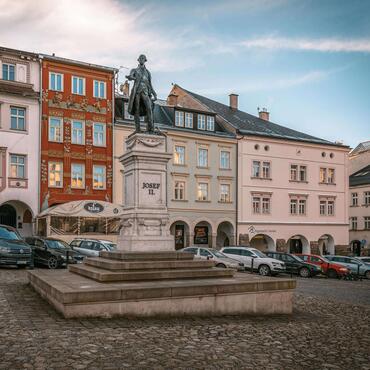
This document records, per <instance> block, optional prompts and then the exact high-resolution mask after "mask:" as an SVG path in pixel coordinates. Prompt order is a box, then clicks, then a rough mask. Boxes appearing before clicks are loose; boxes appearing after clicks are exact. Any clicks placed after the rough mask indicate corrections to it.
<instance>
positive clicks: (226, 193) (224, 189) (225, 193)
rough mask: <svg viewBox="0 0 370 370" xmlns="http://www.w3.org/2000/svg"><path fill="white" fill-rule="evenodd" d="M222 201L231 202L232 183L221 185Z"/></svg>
mask: <svg viewBox="0 0 370 370" xmlns="http://www.w3.org/2000/svg"><path fill="white" fill-rule="evenodd" d="M220 202H222V203H229V202H230V185H229V184H221V186H220Z"/></svg>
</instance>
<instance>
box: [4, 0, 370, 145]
mask: <svg viewBox="0 0 370 370" xmlns="http://www.w3.org/2000/svg"><path fill="white" fill-rule="evenodd" d="M0 45H1V46H5V47H10V48H16V49H21V50H26V51H34V52H40V53H46V54H51V53H55V54H56V55H57V56H61V57H66V58H72V59H76V60H81V61H87V62H91V63H96V64H103V65H107V66H112V67H116V68H120V67H122V68H121V69H120V73H119V80H120V82H124V81H125V74H127V73H128V72H129V69H131V68H134V67H136V65H137V61H136V60H137V57H138V55H139V54H141V53H144V54H146V56H147V58H148V62H147V67H148V69H149V70H150V71H151V72H152V77H153V85H154V88H155V90H156V91H157V93H158V97H159V98H166V97H167V95H168V93H169V91H170V90H171V84H172V83H177V84H179V85H180V86H182V87H184V88H186V89H188V90H191V91H194V92H196V93H198V94H202V95H206V96H207V97H209V98H211V99H214V100H217V101H220V102H222V103H225V104H228V99H229V98H228V95H229V94H230V93H236V94H239V109H241V110H244V111H246V112H248V113H251V114H255V115H257V114H258V113H257V108H258V107H260V108H266V109H267V110H268V111H270V120H271V121H273V122H275V123H278V124H281V125H284V126H287V127H290V128H293V129H296V130H298V131H302V132H305V133H307V134H311V135H314V136H317V137H320V138H323V139H327V140H331V141H335V140H341V141H343V143H344V144H346V145H350V146H351V147H354V146H356V145H357V144H358V143H359V142H361V141H365V140H370V0H228V1H224V0H209V1H208V0H201V1H199V0H197V1H193V0H187V1H174V0H169V1H167V0H162V1H161V0H156V1H154V0H58V1H56V0H0Z"/></svg>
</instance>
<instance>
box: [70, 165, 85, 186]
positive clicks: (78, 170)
mask: <svg viewBox="0 0 370 370" xmlns="http://www.w3.org/2000/svg"><path fill="white" fill-rule="evenodd" d="M71 187H72V188H78V189H81V188H84V187H85V165H83V164H82V163H72V166H71Z"/></svg>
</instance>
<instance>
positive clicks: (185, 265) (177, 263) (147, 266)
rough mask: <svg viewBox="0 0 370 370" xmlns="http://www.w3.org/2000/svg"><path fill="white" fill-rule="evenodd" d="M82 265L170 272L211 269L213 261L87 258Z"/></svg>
mask: <svg viewBox="0 0 370 370" xmlns="http://www.w3.org/2000/svg"><path fill="white" fill-rule="evenodd" d="M84 264H86V265H89V266H94V267H98V268H101V269H105V270H110V271H117V270H127V271H133V270H135V271H136V270H146V271H153V270H154V271H155V270H171V269H198V268H207V267H208V268H211V267H214V262H213V261H207V260H188V259H180V260H164V261H162V260H153V261H146V260H142V261H130V260H129V261H127V260H117V259H109V258H103V257H88V258H85V259H84Z"/></svg>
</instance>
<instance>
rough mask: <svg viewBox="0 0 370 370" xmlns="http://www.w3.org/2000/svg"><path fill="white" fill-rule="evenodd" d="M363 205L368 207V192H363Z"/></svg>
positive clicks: (369, 202)
mask: <svg viewBox="0 0 370 370" xmlns="http://www.w3.org/2000/svg"><path fill="white" fill-rule="evenodd" d="M364 204H365V206H370V191H365V192H364Z"/></svg>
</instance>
